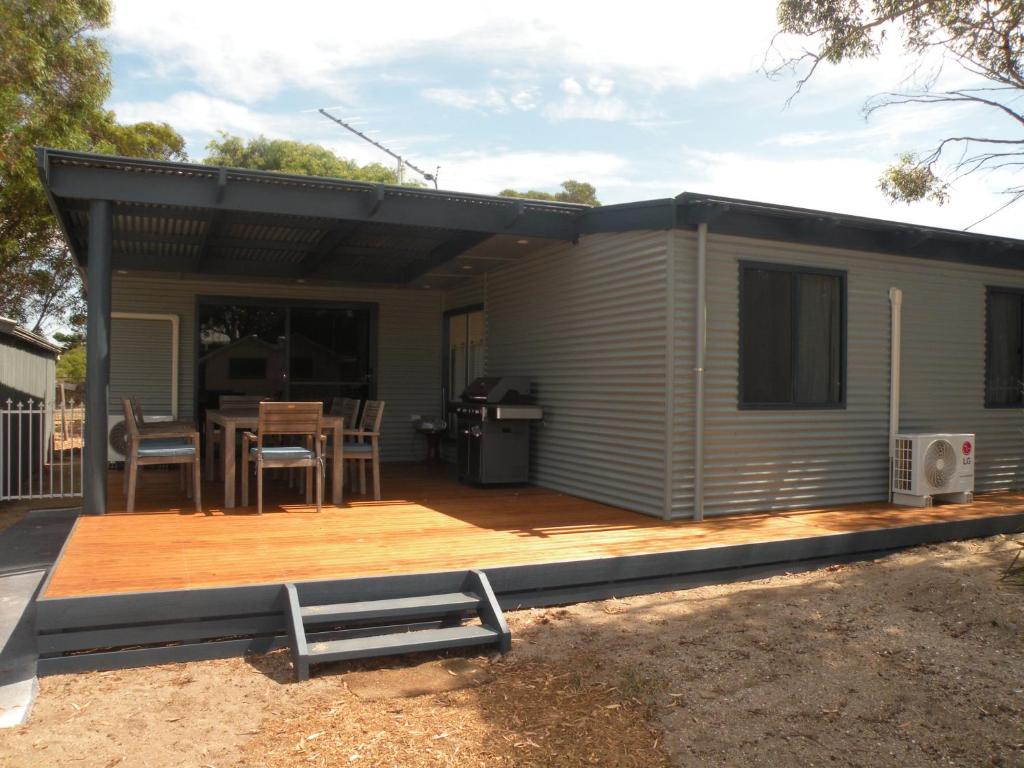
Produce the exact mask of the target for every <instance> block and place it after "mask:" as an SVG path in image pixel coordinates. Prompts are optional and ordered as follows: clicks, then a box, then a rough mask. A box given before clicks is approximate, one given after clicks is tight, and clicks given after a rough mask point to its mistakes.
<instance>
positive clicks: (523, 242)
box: [516, 240, 530, 245]
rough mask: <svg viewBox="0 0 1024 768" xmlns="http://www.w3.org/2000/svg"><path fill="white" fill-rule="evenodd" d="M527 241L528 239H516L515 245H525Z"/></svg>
mask: <svg viewBox="0 0 1024 768" xmlns="http://www.w3.org/2000/svg"><path fill="white" fill-rule="evenodd" d="M529 242H530V241H529V240H516V245H526V244H527V243H529Z"/></svg>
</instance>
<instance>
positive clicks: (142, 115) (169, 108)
mask: <svg viewBox="0 0 1024 768" xmlns="http://www.w3.org/2000/svg"><path fill="white" fill-rule="evenodd" d="M110 107H111V109H113V110H114V112H116V113H117V117H118V119H119V120H120V121H121V122H126V123H135V122H140V121H143V120H152V121H160V122H167V123H170V124H171V125H173V126H174V127H175V129H177V130H178V131H180V132H181V133H183V134H186V135H189V134H202V135H209V136H213V135H215V134H216V133H217V131H220V130H223V131H227V132H228V133H241V134H244V135H246V136H249V135H255V134H258V133H262V134H264V135H266V136H269V137H271V138H279V137H284V136H288V135H291V130H290V128H291V127H292V126H290V125H289V123H294V119H293V118H290V117H289V116H282V115H275V114H272V113H269V112H260V111H258V110H254V109H250V108H249V107H247V106H245V105H244V104H238V103H235V102H233V101H228V100H227V99H220V98H216V97H213V96H207V95H206V94H203V93H198V92H196V91H183V92H179V93H176V94H174V95H173V96H171V97H170V98H168V99H164V100H161V101H122V102H115V103H113V104H111V105H110Z"/></svg>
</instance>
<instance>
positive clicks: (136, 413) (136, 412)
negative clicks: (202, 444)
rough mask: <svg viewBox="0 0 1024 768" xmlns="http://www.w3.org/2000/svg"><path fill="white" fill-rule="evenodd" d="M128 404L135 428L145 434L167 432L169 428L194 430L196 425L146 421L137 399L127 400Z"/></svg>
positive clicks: (182, 422)
mask: <svg viewBox="0 0 1024 768" xmlns="http://www.w3.org/2000/svg"><path fill="white" fill-rule="evenodd" d="M128 403H129V405H131V407H132V417H133V418H134V419H135V426H137V427H138V428H139V431H140V432H146V430H150V431H152V430H154V429H157V430H164V431H166V430H168V429H171V428H179V429H195V427H196V425H195V423H194V422H191V421H146V415H145V414H144V413H143V411H142V403H141V402H139V398H137V397H135V396H134V395H133V396H132V397H129V398H128Z"/></svg>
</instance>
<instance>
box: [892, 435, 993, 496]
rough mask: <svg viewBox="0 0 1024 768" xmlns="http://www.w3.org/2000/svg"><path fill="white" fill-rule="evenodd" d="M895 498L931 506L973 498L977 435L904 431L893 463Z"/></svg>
mask: <svg viewBox="0 0 1024 768" xmlns="http://www.w3.org/2000/svg"><path fill="white" fill-rule="evenodd" d="M892 494H893V501H894V502H895V503H897V504H905V505H908V506H913V507H930V506H931V505H932V501H933V500H934V499H938V500H940V501H951V502H955V503H967V502H970V501H971V500H972V499H973V498H974V435H973V434H945V433H943V434H931V433H901V434H898V435H896V445H895V452H894V454H893V463H892Z"/></svg>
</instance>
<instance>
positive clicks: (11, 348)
mask: <svg viewBox="0 0 1024 768" xmlns="http://www.w3.org/2000/svg"><path fill="white" fill-rule="evenodd" d="M56 365H57V363H56V360H55V359H54V356H53V355H52V354H49V353H44V352H42V351H35V350H28V349H24V348H22V347H20V346H17V345H16V344H7V343H0V408H6V407H7V399H8V398H10V400H11V404H12V405H13V406H14V407H17V405H18V403H19V402H24V403H25V406H26V407H28V399H29V398H31V399H32V400H33V401H34V402H35V403H38V402H40V401H43V402H44V403H46V404H49V405H52V404H53V399H54V381H55V371H56Z"/></svg>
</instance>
